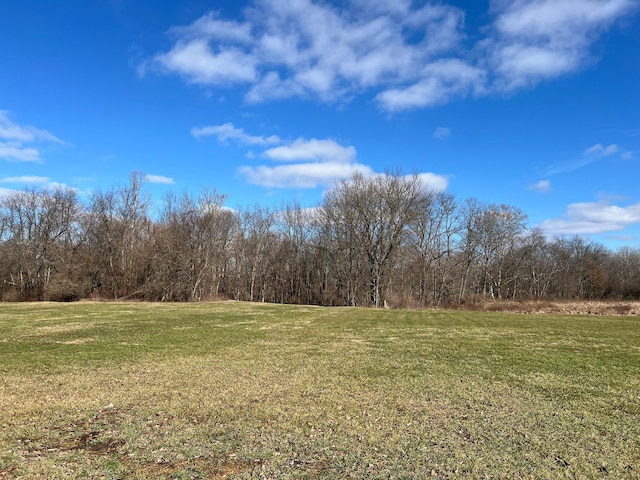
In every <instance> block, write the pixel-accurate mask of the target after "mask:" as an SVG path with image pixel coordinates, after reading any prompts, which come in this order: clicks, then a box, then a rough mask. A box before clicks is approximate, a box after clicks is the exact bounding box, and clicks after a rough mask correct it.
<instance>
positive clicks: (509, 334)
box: [0, 302, 640, 480]
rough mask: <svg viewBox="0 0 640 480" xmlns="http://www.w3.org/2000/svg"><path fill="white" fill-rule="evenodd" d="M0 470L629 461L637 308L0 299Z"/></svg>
mask: <svg viewBox="0 0 640 480" xmlns="http://www.w3.org/2000/svg"><path fill="white" fill-rule="evenodd" d="M0 429H1V430H0V432H1V433H0V479H2V480H7V479H14V478H25V479H37V478H42V479H56V478H65V479H69V478H72V479H85V478H101V479H129V478H132V479H149V478H165V479H223V478H229V479H231V478H238V479H248V478H284V479H286V478H290V479H293V478H296V479H298V478H309V479H314V478H318V479H320V478H324V479H342V478H379V479H391V478H394V479H401V478H436V479H438V478H440V479H446V478H536V479H544V478H549V479H556V478H616V479H617V478H640V320H639V319H638V318H637V317H630V316H586V315H585V316H579V315H573V316H570V315H567V316H559V315H555V316H552V315H524V314H515V313H496V312H478V311H476V312H464V311H439V310H438V311H431V310H427V311H406V310H367V309H357V308H317V307H298V306H282V305H264V304H247V303H231V302H230V303H209V304H149V303H75V304H51V303H39V304H0Z"/></svg>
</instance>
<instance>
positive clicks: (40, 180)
mask: <svg viewBox="0 0 640 480" xmlns="http://www.w3.org/2000/svg"><path fill="white" fill-rule="evenodd" d="M49 182H50V180H49V177H37V176H29V175H24V176H21V177H5V178H3V179H2V180H0V183H22V184H27V185H40V184H48V183H49Z"/></svg>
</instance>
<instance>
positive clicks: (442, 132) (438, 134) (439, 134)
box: [433, 127, 451, 140]
mask: <svg viewBox="0 0 640 480" xmlns="http://www.w3.org/2000/svg"><path fill="white" fill-rule="evenodd" d="M450 136H451V129H450V128H447V127H438V128H436V129H435V130H434V131H433V138H437V139H438V140H444V139H446V138H449V137H450Z"/></svg>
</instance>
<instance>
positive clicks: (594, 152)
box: [545, 143, 633, 176]
mask: <svg viewBox="0 0 640 480" xmlns="http://www.w3.org/2000/svg"><path fill="white" fill-rule="evenodd" d="M614 155H617V156H618V157H619V158H621V159H623V160H629V159H631V158H633V152H630V151H626V150H624V149H622V148H621V147H619V146H618V145H616V144H615V143H614V144H611V145H607V146H604V145H602V144H601V143H596V144H595V145H593V146H591V147H589V148H587V149H585V150H584V151H583V152H582V156H580V157H579V158H576V159H574V160H571V161H569V162H565V163H560V164H556V165H551V166H549V167H548V168H547V170H546V172H545V174H546V175H547V176H552V175H557V174H560V173H568V172H573V171H575V170H579V169H581V168H583V167H586V166H587V165H591V164H592V163H595V162H597V161H599V160H601V159H603V158H607V157H612V156H614Z"/></svg>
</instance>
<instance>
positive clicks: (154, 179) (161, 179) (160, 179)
mask: <svg viewBox="0 0 640 480" xmlns="http://www.w3.org/2000/svg"><path fill="white" fill-rule="evenodd" d="M144 179H145V181H147V182H149V183H160V184H164V185H173V184H174V181H173V178H170V177H165V176H163V175H151V174H146V175H145V176H144Z"/></svg>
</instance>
